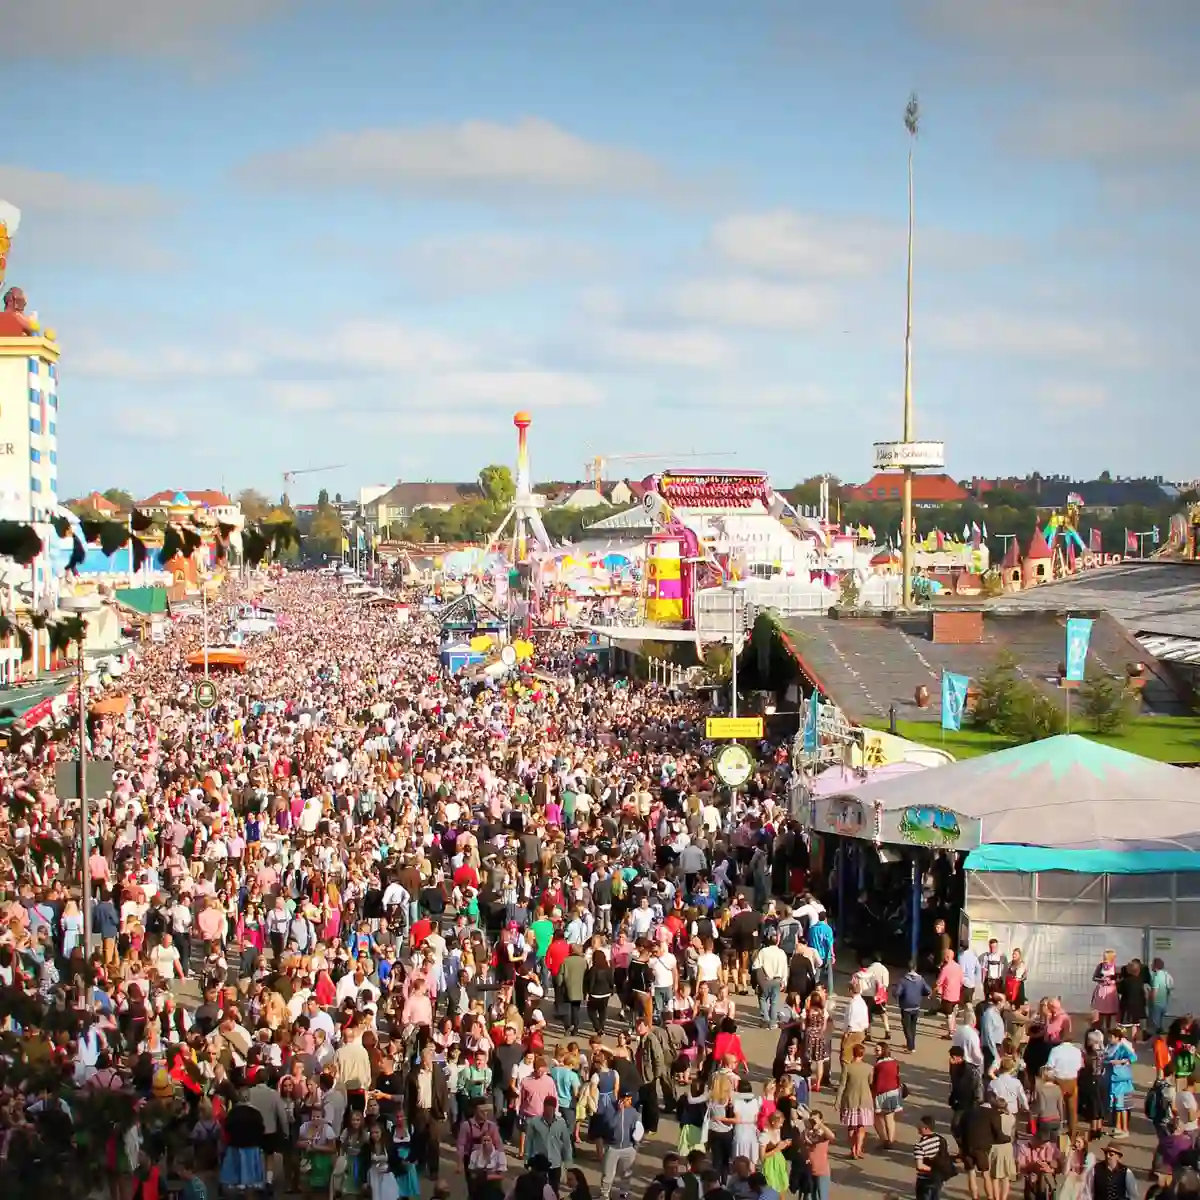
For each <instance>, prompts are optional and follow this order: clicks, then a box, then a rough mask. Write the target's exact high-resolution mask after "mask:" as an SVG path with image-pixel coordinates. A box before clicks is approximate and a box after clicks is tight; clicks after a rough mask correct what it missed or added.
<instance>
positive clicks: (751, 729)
mask: <svg viewBox="0 0 1200 1200" xmlns="http://www.w3.org/2000/svg"><path fill="white" fill-rule="evenodd" d="M762 735H763V719H762V717H709V718H708V720H707V721H705V723H704V736H705V737H707V738H761V737H762Z"/></svg>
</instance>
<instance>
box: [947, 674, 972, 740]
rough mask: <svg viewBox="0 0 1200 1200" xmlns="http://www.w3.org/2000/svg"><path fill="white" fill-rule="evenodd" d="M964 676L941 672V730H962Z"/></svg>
mask: <svg viewBox="0 0 1200 1200" xmlns="http://www.w3.org/2000/svg"><path fill="white" fill-rule="evenodd" d="M970 682H971V681H970V679H969V678H968V677H967V676H966V675H955V674H954V672H953V671H943V672H942V728H943V729H954V730H958V729H961V728H962V719H963V711H964V710H965V709H966V707H967V685H968V684H969V683H970Z"/></svg>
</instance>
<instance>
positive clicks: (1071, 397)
mask: <svg viewBox="0 0 1200 1200" xmlns="http://www.w3.org/2000/svg"><path fill="white" fill-rule="evenodd" d="M1035 394H1036V397H1037V401H1038V406H1039V408H1041V409H1043V410H1044V411H1046V412H1048V413H1050V414H1054V413H1063V412H1067V413H1070V414H1077V413H1082V412H1095V411H1096V410H1098V409H1102V408H1106V407H1107V406H1108V405H1109V403H1110V402H1111V400H1112V392H1111V391H1109V389H1108V388H1107V387H1105V386H1104V385H1103V384H1100V383H1075V382H1071V381H1069V380H1051V381H1049V382H1047V383H1044V384H1042V385H1041V386H1040V387H1038V388H1037V389H1036V392H1035Z"/></svg>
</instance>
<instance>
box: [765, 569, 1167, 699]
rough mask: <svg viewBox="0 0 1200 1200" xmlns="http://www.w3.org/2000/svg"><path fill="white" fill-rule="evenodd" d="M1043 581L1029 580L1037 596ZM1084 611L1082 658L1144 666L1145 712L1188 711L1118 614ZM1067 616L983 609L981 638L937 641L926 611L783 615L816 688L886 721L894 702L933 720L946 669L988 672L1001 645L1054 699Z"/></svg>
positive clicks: (1120, 670)
mask: <svg viewBox="0 0 1200 1200" xmlns="http://www.w3.org/2000/svg"><path fill="white" fill-rule="evenodd" d="M1043 590H1050V589H1049V588H1045V589H1043V588H1037V589H1034V592H1033V593H1031V594H1036V593H1038V592H1041V591H1043ZM1072 613H1073V615H1090V616H1092V617H1093V618H1094V620H1095V624H1094V625H1093V627H1092V636H1091V644H1090V647H1089V651H1088V658H1089V661H1090V662H1091V663H1093V664H1095V665H1096V666H1097V667H1099V668H1100V669H1101V670H1103V671H1105V672H1108V673H1109V674H1113V675H1119V676H1120V677H1121V678H1124V677H1125V673H1126V667H1127V666H1128V664H1130V663H1132V662H1141V663H1144V664H1146V667H1147V672H1146V684H1145V687H1144V689H1143V692H1142V698H1143V701H1144V703H1145V706H1146V709H1147V711H1149V712H1151V713H1156V714H1162V715H1181V714H1183V713H1186V712H1188V711H1190V710H1189V708H1188V706H1187V705H1186V703H1185V702H1184V701H1183V700H1182V699H1181V698H1180V696H1179V694H1178V691H1177V690H1176V687H1175V684H1174V682H1173V681H1172V680H1171V679H1170V677H1169V676H1168V675H1167V674H1166V673H1165V672H1164V671H1163V669H1162V668H1161V667H1160V666H1159V664H1158V663H1157V661H1156V660H1155V659H1154V658H1153V656H1152V655H1150V654H1149V653H1148V652H1147V650H1146V649H1145V647H1144V646H1142V645H1140V644H1139V643H1138V642H1137V641H1136V640H1135V639H1134V638H1133V637H1132V636H1131V633H1130V631H1129V630H1128V629H1127V628H1126V627H1125V626H1124V625H1123V624H1122V623H1121V622H1119V621H1117V620H1115V619H1114V618H1113V617H1111V616H1109V615H1108V614H1107V613H1104V612H1088V613H1083V612H1082V611H1080V610H1078V609H1074V608H1073V609H1072ZM1065 619H1066V618H1065V615H1063V614H1060V613H1058V612H1051V611H1037V610H1027V611H1016V612H1008V611H1004V610H987V611H985V612H984V621H983V641H981V642H973V643H965V644H960V643H940V642H934V641H933V640H932V639H931V637H930V633H929V630H930V626H931V618H930V615H929V613H928V612H925V613H917V614H913V615H912V616H908V617H904V616H898V617H894V618H893V617H888V616H884V615H880V616H879V617H877V618H862V617H856V618H850V619H843V620H836V619H832V618H829V617H799V618H793V619H791V620H788V621H785V622H784V624H785V626H786V627H787V629H788V631H789V633H790V634H791V635H792V638H793V641H794V643H795V647H796V651H797V653H798V654H799V656H800V658H801V659H802V660H803V661H804V664H805V666H806V667H807V668H808V670H809V672H810V674H812V675H814V676H815V677H816V678H815V680H814V682H816V683H817V684H818V685H819V686H820V688H821V690H822V691H824V692H826V693H827V694H828V695H829V696H831V697H832V698H833V700H834V701H835V702H836V703H837V704H838V705H839V707H841V708H842V709H843V711H844V712H845V713H846V714H847V715H848V716H849V717H851V718H852V719H853V720H856V721H873V720H886V719H887V717H888V711H889V709H890V708H891V707H892V706H893V705H895V707H896V712H897V716H898V718H899V719H900V720H907V721H931V722H936V721H939V720H940V719H941V710H940V708H939V707H938V703H937V696H938V695H939V694H940V688H941V678H942V673H943V672H944V671H952V672H954V673H956V674H959V675H966V676H968V677H969V678H971V679H978V678H979V677H980V676H981V675H983V674H985V673H986V672H987V671H988V670H990V669H991V668H992V667H993V666H994V665H995V663H996V659H997V657H998V656H999V654H1000V653H1001V652H1002V651H1008V652H1009V653H1010V654H1012V655H1013V656H1014V657H1015V659H1016V660H1017V662H1018V664H1019V666H1018V670H1019V672H1020V674H1021V676H1022V677H1023V678H1024V679H1027V680H1029V681H1030V682H1032V683H1034V684H1035V685H1037V686H1038V687H1039V688H1040V689H1041V690H1042V691H1043V692H1045V694H1046V695H1048V696H1050V697H1051V698H1052V699H1053V700H1055V701H1056V702H1057V703H1058V704H1060V705H1063V704H1065V701H1066V692H1065V691H1064V690H1063V689H1062V688H1060V687H1059V686H1058V668H1059V664H1060V663H1061V662H1062V661H1063V657H1064V653H1065V650H1064V647H1065V642H1066V632H1065ZM922 685H923V686H924V687H926V688H928V689H929V693H930V696H931V697H932V698H933V699H932V702H931V703H930V705H929V706H928V707H927V708H924V709H922V708H919V707H918V706H917V702H916V699H915V697H916V692H917V689H918V688H919V687H921V686H922Z"/></svg>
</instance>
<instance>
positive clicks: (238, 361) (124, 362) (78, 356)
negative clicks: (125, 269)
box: [70, 340, 263, 383]
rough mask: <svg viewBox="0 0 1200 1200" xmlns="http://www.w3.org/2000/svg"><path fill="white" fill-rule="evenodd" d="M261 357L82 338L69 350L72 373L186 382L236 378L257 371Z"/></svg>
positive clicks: (137, 380)
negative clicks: (138, 348) (131, 346)
mask: <svg viewBox="0 0 1200 1200" xmlns="http://www.w3.org/2000/svg"><path fill="white" fill-rule="evenodd" d="M262 367H263V361H262V359H261V358H260V357H259V356H258V355H256V354H253V353H249V352H247V351H241V350H222V351H221V352H220V354H215V353H213V352H211V351H204V350H198V349H193V348H190V347H183V346H170V345H159V346H156V347H155V348H154V349H150V350H146V351H142V352H137V351H133V350H127V349H125V348H123V347H120V346H115V345H111V344H106V343H105V342H103V341H99V340H93V341H91V342H90V343H89V342H88V341H86V340H85V341H84V342H83V343H82V344H81V345H80V346H79V348H78V349H77V350H74V351H73V352H72V354H71V362H70V369H71V373H72V374H73V375H79V376H80V377H81V378H88V379H108V380H115V381H121V382H125V383H166V382H171V383H186V382H199V381H203V380H211V379H236V378H241V377H246V376H251V375H255V374H257V373H258V372H259V371H260V370H261V369H262Z"/></svg>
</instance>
